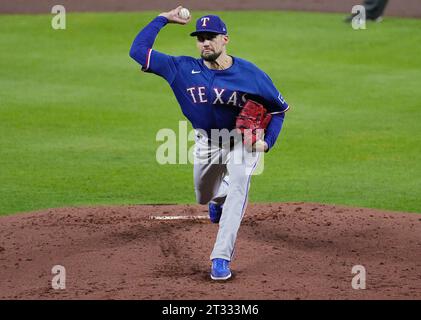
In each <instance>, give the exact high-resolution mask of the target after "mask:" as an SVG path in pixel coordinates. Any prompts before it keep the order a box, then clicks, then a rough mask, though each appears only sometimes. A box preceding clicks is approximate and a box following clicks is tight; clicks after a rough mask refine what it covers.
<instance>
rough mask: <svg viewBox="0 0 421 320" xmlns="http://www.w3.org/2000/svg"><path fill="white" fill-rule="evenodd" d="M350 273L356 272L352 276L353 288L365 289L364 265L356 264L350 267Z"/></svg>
mask: <svg viewBox="0 0 421 320" xmlns="http://www.w3.org/2000/svg"><path fill="white" fill-rule="evenodd" d="M351 272H352V274H356V275H355V276H354V277H353V278H352V282H351V286H352V288H353V289H355V290H361V289H362V290H364V289H366V281H367V272H366V270H365V267H364V266H362V265H356V266H353V267H352V270H351Z"/></svg>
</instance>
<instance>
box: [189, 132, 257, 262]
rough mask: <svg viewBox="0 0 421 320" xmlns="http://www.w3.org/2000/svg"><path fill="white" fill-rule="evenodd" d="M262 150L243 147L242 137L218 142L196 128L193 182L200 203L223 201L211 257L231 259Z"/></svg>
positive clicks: (219, 202)
mask: <svg viewBox="0 0 421 320" xmlns="http://www.w3.org/2000/svg"><path fill="white" fill-rule="evenodd" d="M260 156H261V154H260V153H251V152H248V151H246V150H244V147H243V143H242V140H241V138H240V137H239V136H236V137H235V139H234V141H233V142H231V143H230V141H229V140H228V141H226V142H225V143H218V142H216V141H215V140H212V139H209V138H208V137H207V136H205V135H203V134H201V133H199V132H197V131H196V138H195V151H194V174H193V176H194V185H195V192H196V200H197V202H198V203H200V204H207V203H209V202H210V201H212V202H215V203H217V204H223V210H222V216H221V219H220V221H219V230H218V234H217V237H216V241H215V245H214V248H213V251H212V253H211V256H210V259H211V260H212V259H214V258H223V259H226V260H229V261H231V259H232V257H233V254H234V246H235V241H236V239H237V233H238V230H239V228H240V224H241V220H242V219H243V216H244V213H245V210H246V206H247V202H248V194H249V188H250V179H251V175H252V174H253V171H254V170H255V168H256V166H257V164H258V162H259V158H260Z"/></svg>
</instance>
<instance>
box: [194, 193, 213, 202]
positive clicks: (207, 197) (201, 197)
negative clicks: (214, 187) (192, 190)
mask: <svg viewBox="0 0 421 320" xmlns="http://www.w3.org/2000/svg"><path fill="white" fill-rule="evenodd" d="M211 200H212V196H211V195H206V194H202V193H200V192H196V202H197V203H198V204H207V203H208V202H209V201H211Z"/></svg>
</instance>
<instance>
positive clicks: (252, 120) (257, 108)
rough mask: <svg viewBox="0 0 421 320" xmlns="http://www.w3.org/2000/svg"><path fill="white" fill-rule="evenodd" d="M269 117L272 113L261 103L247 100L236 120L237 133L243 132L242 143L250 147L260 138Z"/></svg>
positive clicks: (270, 117)
mask: <svg viewBox="0 0 421 320" xmlns="http://www.w3.org/2000/svg"><path fill="white" fill-rule="evenodd" d="M271 119H272V115H271V114H270V113H268V112H267V110H266V108H265V107H264V106H263V105H261V104H260V103H257V102H256V101H253V100H247V101H246V104H245V105H244V107H243V109H242V110H241V112H240V114H239V115H238V116H237V120H236V128H237V131H238V133H241V134H243V141H244V145H245V146H247V147H252V146H253V145H254V143H255V142H256V141H258V140H260V139H262V138H263V135H264V132H265V129H266V128H267V126H268V125H269V122H270V120H271Z"/></svg>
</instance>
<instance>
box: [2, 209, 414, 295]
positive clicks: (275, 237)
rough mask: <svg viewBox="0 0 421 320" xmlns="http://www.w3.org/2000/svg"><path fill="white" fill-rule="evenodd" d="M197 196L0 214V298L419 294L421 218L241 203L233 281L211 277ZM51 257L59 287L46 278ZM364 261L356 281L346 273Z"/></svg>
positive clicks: (211, 230) (210, 237) (206, 227)
mask: <svg viewBox="0 0 421 320" xmlns="http://www.w3.org/2000/svg"><path fill="white" fill-rule="evenodd" d="M206 214H207V208H206V206H200V205H186V206H181V205H177V206H173V205H145V206H129V207H96V208H67V209H55V210H48V211H44V212H35V213H30V214H24V213H23V214H19V215H15V216H8V217H2V218H0V298H1V299H420V298H421V237H420V235H421V216H420V215H418V214H405V213H396V212H393V213H392V212H381V211H377V210H369V209H355V208H348V207H339V206H328V205H317V204H304V203H290V204H267V205H264V204H255V205H252V204H251V205H249V208H248V209H247V213H246V215H245V218H244V220H243V224H242V226H241V228H240V232H239V237H238V241H237V247H236V253H235V258H234V260H233V263H232V269H233V272H234V277H233V279H231V280H229V281H227V282H223V283H221V282H214V281H212V280H210V277H209V271H210V262H209V254H210V252H211V250H212V246H213V243H214V240H215V236H216V232H217V228H218V226H217V225H215V224H212V223H210V222H209V221H208V220H173V221H168V220H164V221H162V220H152V219H150V216H168V215H171V216H173V215H183V216H184V215H206ZM55 265H62V266H64V267H65V268H66V276H67V279H66V289H65V290H54V289H53V288H52V286H51V281H52V279H53V276H54V275H53V274H52V272H51V269H52V267H53V266H55ZM355 265H362V266H364V267H365V269H366V289H365V290H355V289H353V288H352V285H351V282H352V278H353V277H354V276H355V274H352V272H351V270H352V268H353V266H355Z"/></svg>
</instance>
